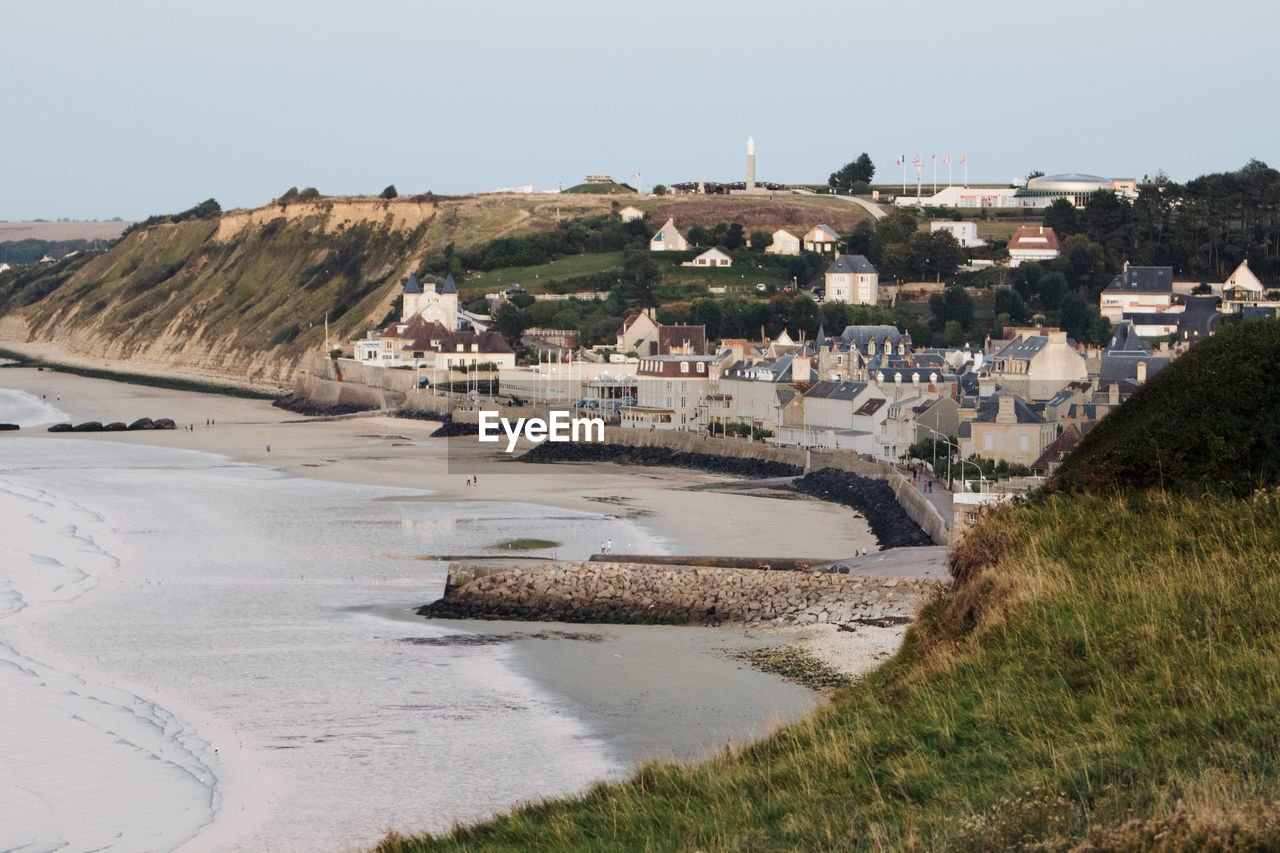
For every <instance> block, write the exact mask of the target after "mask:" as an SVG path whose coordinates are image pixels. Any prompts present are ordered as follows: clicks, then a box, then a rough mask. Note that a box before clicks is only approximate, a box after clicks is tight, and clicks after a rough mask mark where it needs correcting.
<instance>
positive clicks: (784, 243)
mask: <svg viewBox="0 0 1280 853" xmlns="http://www.w3.org/2000/svg"><path fill="white" fill-rule="evenodd" d="M765 253H766V254H770V255H798V254H800V238H799V237H797V236H796V235H794V234H792V233H791V232H790V231H788V230H786V229H785V228H779V229H778V230H777V231H774V232H773V242H772V243H770V244H769V245H768V247H767V248H766V249H765Z"/></svg>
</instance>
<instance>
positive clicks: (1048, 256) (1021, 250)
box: [1008, 225, 1059, 267]
mask: <svg viewBox="0 0 1280 853" xmlns="http://www.w3.org/2000/svg"><path fill="white" fill-rule="evenodd" d="M1008 248H1009V266H1011V267H1016V266H1018V265H1019V264H1022V263H1024V262H1025V261H1050V260H1053V259H1054V258H1056V257H1058V249H1059V246H1058V235H1057V234H1055V233H1053V229H1052V228H1045V227H1044V226H1043V225H1023V226H1022V227H1020V228H1019V229H1018V230H1017V231H1014V232H1013V236H1012V237H1010V238H1009V247H1008Z"/></svg>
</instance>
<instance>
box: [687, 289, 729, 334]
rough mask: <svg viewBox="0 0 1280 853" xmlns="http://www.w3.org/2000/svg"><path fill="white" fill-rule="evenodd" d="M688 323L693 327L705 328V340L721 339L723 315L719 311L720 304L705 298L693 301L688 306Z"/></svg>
mask: <svg viewBox="0 0 1280 853" xmlns="http://www.w3.org/2000/svg"><path fill="white" fill-rule="evenodd" d="M689 322H690V323H693V324H694V325H695V326H705V327H706V330H707V340H712V339H714V338H719V337H721V330H722V324H723V322H724V313H723V312H722V311H721V310H720V303H719V302H717V301H716V300H714V299H710V298H708V297H705V296H704V297H701V298H699V299H695V300H693V304H692V305H690V306H689Z"/></svg>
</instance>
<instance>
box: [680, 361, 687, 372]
mask: <svg viewBox="0 0 1280 853" xmlns="http://www.w3.org/2000/svg"><path fill="white" fill-rule="evenodd" d="M680 372H681V373H688V372H689V362H687V361H682V362H680Z"/></svg>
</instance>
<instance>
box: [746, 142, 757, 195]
mask: <svg viewBox="0 0 1280 853" xmlns="http://www.w3.org/2000/svg"><path fill="white" fill-rule="evenodd" d="M755 191H756V141H755V139H753V138H751V137H750V136H748V137H747V192H749V193H753V192H755Z"/></svg>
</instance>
